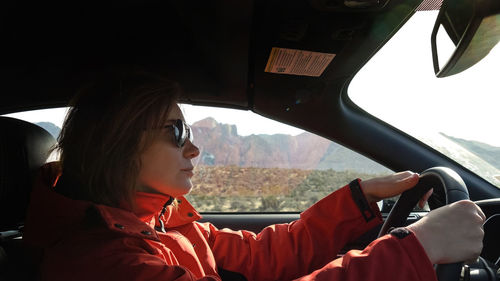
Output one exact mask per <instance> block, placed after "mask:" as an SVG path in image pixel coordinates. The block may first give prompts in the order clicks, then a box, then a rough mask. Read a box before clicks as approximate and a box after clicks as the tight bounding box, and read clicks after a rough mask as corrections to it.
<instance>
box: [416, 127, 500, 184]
mask: <svg viewBox="0 0 500 281" xmlns="http://www.w3.org/2000/svg"><path fill="white" fill-rule="evenodd" d="M419 139H421V140H422V141H423V142H424V143H426V144H428V145H429V146H431V147H432V148H434V149H436V150H438V151H440V152H441V153H443V154H445V155H447V156H448V157H450V158H451V159H453V160H455V161H456V162H458V163H460V164H461V165H463V166H464V167H466V168H467V169H469V170H471V171H472V172H474V173H476V174H478V175H480V176H481V177H483V178H485V179H486V180H488V181H490V182H491V183H493V184H495V185H497V186H500V169H498V168H497V166H495V164H494V163H495V161H492V160H490V161H491V162H489V161H487V159H490V157H489V156H488V155H487V154H488V153H492V155H491V156H492V157H498V154H495V153H497V152H498V150H499V149H500V148H498V147H492V146H488V145H487V144H482V143H479V142H476V141H468V140H463V139H458V138H454V137H449V136H447V135H446V134H443V133H437V134H435V135H426V136H420V137H419ZM480 147H482V148H483V149H484V148H485V147H489V148H491V150H490V151H489V152H486V151H487V150H481V149H480ZM474 150H475V151H476V152H474ZM495 155H496V156H495Z"/></svg>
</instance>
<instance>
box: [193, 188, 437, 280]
mask: <svg viewBox="0 0 500 281" xmlns="http://www.w3.org/2000/svg"><path fill="white" fill-rule="evenodd" d="M371 207H372V209H373V210H374V212H375V213H376V218H374V219H372V220H370V221H368V222H367V221H366V220H365V219H364V217H363V215H362V214H361V211H360V210H359V208H358V206H357V205H356V203H355V202H354V200H353V199H352V196H351V192H350V189H349V187H348V186H345V187H343V188H342V189H340V190H338V191H336V192H334V193H332V194H330V195H329V196H327V197H325V198H324V199H322V200H321V201H319V202H318V203H316V204H314V205H313V206H311V207H310V208H309V209H307V210H306V211H304V212H303V213H302V214H301V216H300V219H299V220H297V221H295V222H292V223H290V224H277V225H272V226H269V227H267V228H265V229H264V230H262V231H261V232H260V233H259V234H257V235H256V234H254V233H252V232H249V231H232V230H229V229H223V230H218V229H217V228H215V227H214V226H213V225H211V224H208V223H207V224H203V225H201V224H200V226H201V227H203V228H204V229H205V233H208V234H206V235H208V237H207V240H208V241H209V244H210V247H211V248H212V251H213V253H214V256H215V258H216V261H217V264H218V265H219V266H220V267H223V268H224V269H226V270H230V271H235V272H240V273H242V274H243V275H245V277H246V278H247V279H248V280H292V279H296V278H299V277H301V276H305V275H307V274H310V273H311V272H313V271H314V270H318V269H320V268H324V270H325V272H332V268H335V269H337V270H339V271H341V272H343V273H344V274H349V272H347V271H346V269H347V268H346V267H345V266H346V265H350V266H349V268H350V267H352V266H354V267H360V266H361V267H363V268H368V267H370V266H375V265H377V266H378V264H380V263H382V262H384V260H386V259H393V260H394V261H398V262H399V261H401V260H402V259H404V262H405V264H408V265H410V264H412V265H414V261H415V260H410V258H409V256H408V255H406V254H405V255H402V253H403V252H404V247H403V246H401V247H400V248H399V249H400V250H399V252H396V253H392V250H393V248H397V247H396V246H395V245H400V243H397V241H395V240H394V239H391V238H382V239H380V240H377V241H376V243H380V245H379V246H378V244H375V245H371V247H373V249H375V250H378V251H375V252H374V253H377V255H378V256H377V255H373V257H375V256H377V258H371V255H372V253H371V251H370V249H371V248H367V249H366V250H367V251H368V252H361V253H356V252H352V253H349V254H348V255H346V256H345V262H346V263H343V261H344V259H340V260H335V259H336V258H337V255H338V253H339V252H340V250H341V249H342V248H343V246H344V245H345V244H346V243H348V242H350V241H353V240H355V239H356V238H358V237H359V236H360V235H361V234H363V233H365V232H366V231H368V230H370V229H371V228H373V227H375V226H376V225H378V224H380V222H381V215H380V212H379V211H378V208H377V207H376V204H372V205H371ZM384 239H385V240H388V241H389V242H383V241H385V240H384ZM412 243H413V244H417V245H413V248H418V247H421V246H420V244H419V242H418V241H417V240H416V238H415V239H414V240H412V242H408V244H412ZM390 246H391V247H390ZM417 246H418V247H417ZM413 248H412V249H413ZM384 249H387V250H384ZM421 251H423V250H422V249H421ZM367 253H369V255H367ZM423 255H424V257H425V259H424V261H426V262H427V263H423V264H425V266H428V267H430V268H432V267H431V266H430V265H429V263H430V262H428V260H427V257H426V256H425V253H424V254H423ZM364 256H368V258H364V259H361V258H358V257H364ZM334 260H335V262H334V263H331V262H332V261H334ZM350 260H354V262H353V261H350ZM358 260H359V261H360V262H358ZM417 262H420V260H417ZM421 264H422V262H420V264H416V265H421ZM356 270H358V269H356ZM382 273H384V275H382V276H378V278H377V279H379V280H381V279H382V278H381V277H384V278H385V277H390V276H392V273H391V272H390V271H384V272H382ZM315 274H316V275H314V276H320V274H318V273H315ZM314 276H310V278H313V279H304V280H322V279H314V278H316V277H314ZM321 276H323V275H321ZM334 276H335V274H334V275H331V276H330V277H334ZM330 277H328V280H332V279H331V278H330ZM338 277H339V278H340V279H338V280H341V279H343V278H344V276H343V275H338ZM304 278H306V277H304ZM326 279H327V278H325V280H326ZM333 280H335V279H333ZM363 280H364V279H363ZM388 280H390V278H389V279H388ZM408 280H420V279H418V278H416V277H413V278H410V279H408Z"/></svg>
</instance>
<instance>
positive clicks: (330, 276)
mask: <svg viewBox="0 0 500 281" xmlns="http://www.w3.org/2000/svg"><path fill="white" fill-rule="evenodd" d="M53 178H54V177H53V176H48V177H47V176H45V177H41V179H43V180H41V181H39V183H38V184H36V185H35V187H34V190H33V192H32V197H31V203H30V208H29V211H28V217H27V221H26V227H25V234H24V239H25V241H26V242H27V243H28V244H30V245H34V246H36V247H40V248H43V258H42V259H41V265H40V273H41V279H42V280H51V281H54V280H86V281H88V280H120V281H125V280H141V281H144V280H165V281H167V280H220V277H219V276H218V274H217V267H221V268H224V269H226V270H230V271H235V272H240V273H242V274H243V275H244V276H245V277H246V278H247V279H248V280H249V281H250V280H259V281H264V280H293V279H297V280H302V281H305V280H363V281H366V280H406V281H410V280H422V281H424V280H425V281H429V280H436V277H435V273H434V270H433V267H432V265H431V263H430V261H429V259H428V258H427V256H426V254H425V252H424V250H423V248H422V247H421V245H420V243H419V242H418V240H417V239H416V237H415V236H414V235H413V234H410V235H409V236H406V237H405V238H403V239H399V238H396V237H393V236H392V235H386V236H384V237H382V238H380V239H377V240H376V241H374V242H372V243H371V244H370V245H369V246H368V247H367V248H366V249H365V250H363V251H350V252H348V253H347V254H346V255H344V256H343V257H342V258H337V259H336V257H337V254H338V253H339V251H340V250H341V248H342V247H343V246H344V245H345V244H346V243H348V242H350V241H353V240H354V239H356V238H357V237H359V236H360V235H361V234H362V233H364V232H366V231H367V230H369V229H371V228H373V227H374V226H376V225H377V224H379V223H380V222H381V219H380V213H379V212H378V209H377V214H378V215H379V217H378V218H376V219H373V220H371V221H370V222H368V223H367V222H366V221H365V219H364V218H363V216H362V214H361V212H360V211H359V209H358V207H357V206H356V204H355V203H354V201H353V200H352V198H351V194H350V190H349V189H348V187H344V188H342V189H340V190H338V191H336V192H334V193H332V194H331V195H329V196H327V197H326V198H324V199H323V200H321V201H319V202H318V203H316V204H314V205H313V206H312V207H310V208H309V209H307V210H306V211H304V212H303V213H302V214H301V215H300V219H299V220H297V221H295V222H292V223H290V224H277V225H272V226H269V227H267V228H265V229H264V230H262V231H261V232H260V233H259V234H254V233H252V232H249V231H244V230H242V231H233V230H230V229H222V230H219V229H217V228H216V227H215V226H213V225H212V224H209V223H199V222H196V220H198V219H200V218H201V216H200V215H199V214H198V212H196V211H195V210H194V208H193V207H192V206H191V205H190V204H189V203H188V202H187V201H186V200H185V199H184V198H181V199H180V200H181V202H180V203H179V204H178V207H173V206H169V207H168V210H167V212H166V213H165V215H164V216H163V217H162V219H163V220H164V224H165V229H166V233H163V232H157V231H155V228H154V227H155V222H157V221H158V215H159V213H160V210H161V208H162V206H163V204H164V203H165V202H166V201H167V200H168V197H166V196H163V195H158V194H148V193H140V192H139V193H137V198H136V201H137V206H138V209H137V211H135V212H131V211H128V210H125V209H119V208H112V207H109V206H104V205H97V204H93V203H91V202H87V201H78V200H71V199H68V198H67V197H64V196H62V195H60V194H58V193H56V192H55V191H54V189H53V188H52V186H53V182H54V181H53V180H51V179H53ZM47 181H48V182H47ZM372 208H376V207H375V206H372Z"/></svg>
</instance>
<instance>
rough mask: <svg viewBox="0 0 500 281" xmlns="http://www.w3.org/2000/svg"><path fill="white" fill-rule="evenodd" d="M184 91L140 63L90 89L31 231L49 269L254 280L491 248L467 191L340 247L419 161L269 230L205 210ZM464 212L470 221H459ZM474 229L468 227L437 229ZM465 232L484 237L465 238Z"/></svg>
mask: <svg viewBox="0 0 500 281" xmlns="http://www.w3.org/2000/svg"><path fill="white" fill-rule="evenodd" d="M178 92H179V90H178V87H177V86H176V84H175V83H172V82H170V81H168V80H165V79H163V78H160V77H154V76H152V75H146V74H137V73H136V74H112V75H105V76H103V77H101V78H100V79H97V80H96V82H95V83H93V84H92V85H89V86H86V87H84V88H82V90H81V91H80V92H79V94H78V95H77V97H76V99H75V101H74V102H73V107H72V109H71V110H70V111H69V113H68V116H67V118H66V120H65V123H64V126H63V129H62V132H61V136H60V139H59V149H60V153H61V161H60V163H51V164H48V165H46V166H45V167H44V168H43V169H42V174H41V176H40V178H39V181H38V182H37V184H36V185H35V188H34V190H33V194H32V199H31V203H30V209H29V212H28V217H27V222H26V229H25V235H24V237H25V240H26V242H27V243H29V244H31V245H33V246H34V247H36V248H38V249H42V250H43V254H41V256H40V275H41V279H42V280H219V278H220V277H219V275H218V268H223V269H225V270H229V271H234V272H239V273H241V274H243V275H244V276H245V277H246V278H247V279H248V280H293V279H298V280H382V279H385V280H396V279H397V280H433V279H435V274H434V271H433V267H432V264H433V263H440V262H452V261H459V260H465V259H468V258H472V257H474V256H477V254H478V249H479V251H480V246H479V245H477V243H475V244H474V243H471V241H472V240H473V241H480V240H481V232H480V231H479V230H478V229H480V225H479V220H478V219H477V217H481V215H482V213H481V212H480V210H478V208H477V206H475V205H474V204H473V203H471V202H470V201H463V202H459V204H460V205H458V204H454V205H451V206H449V207H446V208H442V210H441V209H439V210H441V211H440V212H439V215H435V214H436V213H437V212H436V211H433V212H431V213H430V214H429V215H428V216H427V217H426V218H425V219H424V220H421V221H419V222H418V223H416V224H414V225H412V226H410V227H408V228H403V229H398V230H397V231H395V232H394V233H393V234H390V235H386V236H384V237H381V238H380V239H377V240H376V241H374V242H373V243H372V244H370V245H369V246H368V247H367V248H366V249H364V250H363V251H351V252H349V253H347V254H346V255H344V257H343V258H339V259H336V258H337V255H338V253H339V251H340V250H341V249H342V247H343V246H344V245H345V244H346V243H348V242H350V241H353V240H355V239H356V238H357V237H359V236H360V235H361V234H362V233H364V232H366V231H368V230H369V229H371V228H373V227H374V226H376V225H377V224H379V223H380V222H381V216H380V213H379V211H378V209H377V207H376V204H375V202H376V201H378V200H380V199H383V198H386V197H391V196H394V195H396V194H399V193H401V192H402V191H404V190H406V189H409V188H411V187H412V186H414V185H415V184H416V183H417V181H418V175H417V174H414V173H411V172H403V173H398V174H395V175H393V176H389V177H385V178H378V179H372V180H367V181H363V182H360V181H353V182H352V183H351V184H350V185H347V186H345V187H344V188H342V189H340V190H338V191H336V192H334V193H333V194H331V195H329V196H327V197H326V198H324V199H322V200H321V201H319V202H318V203H316V204H314V205H313V206H312V207H311V208H309V209H308V210H306V211H305V212H303V213H302V214H301V218H300V219H299V220H298V221H295V222H292V223H290V224H282V225H273V226H269V227H267V228H265V229H264V230H263V231H262V232H260V233H259V234H257V235H256V234H254V233H252V232H248V231H232V230H228V229H224V230H219V229H217V228H216V227H214V226H213V225H211V224H208V223H204V224H202V223H198V222H196V220H198V219H199V218H200V217H201V216H200V215H199V214H198V213H197V212H196V211H195V210H194V208H193V207H192V206H191V205H190V204H189V202H187V201H186V200H185V199H184V197H183V195H185V194H187V193H189V191H190V189H191V188H192V183H191V177H192V176H193V165H192V159H193V158H195V157H197V156H198V155H199V150H198V148H197V147H196V146H195V145H194V144H193V142H192V141H193V139H192V133H191V130H190V128H189V126H188V125H187V124H186V123H185V122H184V116H183V114H182V112H181V110H180V109H179V107H178V106H177V104H176V102H175V101H176V98H177V95H178ZM424 199H425V198H424ZM457 213H459V215H460V216H461V221H462V222H463V221H465V223H450V222H447V221H449V219H450V218H453V216H455V217H456V216H458V215H456V214H457ZM482 216H483V217H482V219H484V215H482ZM467 217H469V218H476V220H473V219H470V220H467V219H464V218H467ZM468 221H473V222H474V223H471V222H468ZM478 225H479V226H478ZM464 229H466V230H467V231H465V232H466V234H464V235H461V236H460V237H456V239H442V240H438V239H439V238H435V237H433V235H431V234H432V233H433V232H434V231H440V232H443V231H458V230H464ZM450 233H453V232H450ZM443 236H444V237H447V236H446V235H443ZM465 239H467V241H468V243H467V244H474V247H469V248H468V249H463V248H464V246H460V245H461V244H465V243H463V242H464V240H465ZM449 240H452V242H453V243H455V244H451V243H452V242H450V241H449ZM457 245H459V246H457ZM448 247H455V248H457V249H458V250H456V252H453V253H452V254H449V253H448V251H446V249H447V248H448Z"/></svg>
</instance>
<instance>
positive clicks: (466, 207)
mask: <svg viewBox="0 0 500 281" xmlns="http://www.w3.org/2000/svg"><path fill="white" fill-rule="evenodd" d="M485 218H486V217H485V215H484V213H483V212H482V211H481V209H480V208H479V207H478V206H477V205H476V204H474V203H473V202H472V201H469V200H462V201H458V202H455V203H452V204H449V205H446V206H443V207H441V208H438V209H435V210H432V211H431V212H429V213H428V214H427V215H426V216H425V217H424V218H422V219H421V220H419V221H417V222H415V223H413V224H411V225H409V226H408V227H407V228H408V229H409V230H411V231H412V232H413V233H414V234H415V236H416V237H417V239H418V240H419V241H420V244H422V246H423V248H424V250H425V252H426V253H427V256H428V257H429V259H430V261H431V262H432V263H433V264H447V263H455V262H461V261H468V260H475V259H477V257H478V256H479V254H480V253H481V250H482V248H483V236H484V231H483V223H484V221H485Z"/></svg>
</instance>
